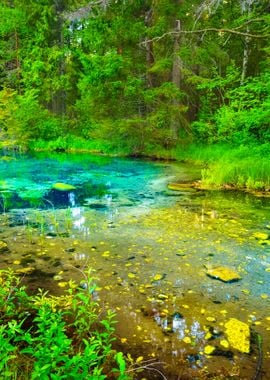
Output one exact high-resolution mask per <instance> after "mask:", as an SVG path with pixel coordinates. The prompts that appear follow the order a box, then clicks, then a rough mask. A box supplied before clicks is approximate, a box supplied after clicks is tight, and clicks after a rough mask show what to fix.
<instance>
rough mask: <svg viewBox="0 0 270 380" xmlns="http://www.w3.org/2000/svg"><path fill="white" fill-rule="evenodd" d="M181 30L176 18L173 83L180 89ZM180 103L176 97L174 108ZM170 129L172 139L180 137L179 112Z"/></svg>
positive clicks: (173, 118) (173, 117) (174, 115)
mask: <svg viewBox="0 0 270 380" xmlns="http://www.w3.org/2000/svg"><path fill="white" fill-rule="evenodd" d="M180 31H181V24H180V20H176V23H175V32H176V33H175V36H174V44H173V67H172V83H173V84H174V85H175V86H176V87H177V88H179V89H180V86H181V69H182V62H181V58H180V56H179V49H180ZM179 105H180V103H179V100H178V99H174V100H173V106H174V108H177V107H178V106H179ZM170 129H171V139H172V140H173V141H176V140H177V138H178V132H179V118H178V117H177V112H174V113H173V115H172V120H171V126H170Z"/></svg>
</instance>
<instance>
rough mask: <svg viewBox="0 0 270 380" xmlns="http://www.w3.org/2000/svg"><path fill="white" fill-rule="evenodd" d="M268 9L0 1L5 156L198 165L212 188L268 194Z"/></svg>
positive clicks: (178, 2) (214, 0) (257, 4)
mask: <svg viewBox="0 0 270 380" xmlns="http://www.w3.org/2000/svg"><path fill="white" fill-rule="evenodd" d="M269 11H270V7H269V2H268V1H267V0H260V1H258V0H226V1H225V0H224V1H223V0H204V1H202V0H192V1H185V0H174V1H173V0H170V1H165V0H155V1H154V0H149V1H148V0H143V1H142V0H114V1H110V0H97V1H90V2H89V1H82V0H65V1H64V0H41V1H34V0H27V1H25V0H19V1H17V0H6V1H5V0H2V1H1V7H0V15H1V20H2V22H1V26H0V35H1V42H0V44H1V45H0V46H1V47H0V65H1V77H0V123H1V127H0V140H1V146H2V148H4V149H35V150H43V149H45V150H58V151H61V150H62V151H65V150H77V151H80V150H82V151H83V150H85V151H96V152H103V153H117V154H122V155H133V156H136V155H137V156H138V155H145V156H154V157H165V158H166V157H167V158H177V159H184V160H185V159H193V160H199V161H203V162H206V164H207V169H206V170H205V171H204V173H203V179H204V181H205V183H208V184H209V185H219V186H220V185H224V184H229V185H234V186H237V187H240V188H241V187H242V188H251V189H263V190H267V189H268V187H269V172H270V169H269V163H268V161H267V160H266V159H265V158H266V157H267V156H268V155H269V152H270V150H269V145H268V144H269V137H270V129H269V112H270V111H269V109H270V107H269V102H270V87H269V85H270V80H269V75H270V74H269V65H270V60H269V51H270V45H269V36H270V22H269V21H270V14H269ZM205 148H206V149H205ZM254 157H255V158H256V159H255V162H256V164H257V166H256V167H252V168H250V166H251V165H250V163H251V162H253V163H254ZM259 160H260V163H259ZM209 167H210V168H211V169H210V170H208V168H209ZM225 167H226V169H225ZM221 172H222V173H221Z"/></svg>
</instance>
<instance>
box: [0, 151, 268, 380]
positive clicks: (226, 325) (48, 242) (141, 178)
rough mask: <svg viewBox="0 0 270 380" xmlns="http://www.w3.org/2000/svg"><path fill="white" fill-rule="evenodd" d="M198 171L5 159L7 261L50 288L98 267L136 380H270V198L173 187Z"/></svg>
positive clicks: (73, 159) (1, 180)
mask: <svg viewBox="0 0 270 380" xmlns="http://www.w3.org/2000/svg"><path fill="white" fill-rule="evenodd" d="M199 176H200V168H199V167H195V166H192V165H190V164H181V163H172V162H158V161H154V162H150V161H143V160H138V159H132V160H131V159H119V158H112V157H111V158H110V157H103V156H94V155H87V154H80V155H75V154H71V155H66V154H60V153H59V154H54V155H46V154H35V155H23V156H14V157H11V156H3V157H2V159H1V160H0V208H1V215H0V223H1V227H0V260H1V268H2V269H5V268H7V267H12V268H14V269H15V270H16V271H17V273H18V274H20V275H22V277H23V279H24V281H27V284H28V287H29V289H30V290H31V291H35V290H36V289H37V288H39V287H45V288H46V289H48V290H49V291H50V292H51V293H54V294H60V293H61V292H62V291H63V289H64V288H65V286H66V285H67V282H68V281H69V280H70V279H74V280H76V281H78V282H79V283H81V285H82V286H83V280H84V276H83V272H84V271H86V270H87V268H89V267H91V268H93V270H94V272H93V275H94V277H95V281H96V283H97V288H96V292H95V295H94V296H95V297H97V298H98V299H99V300H100V303H101V304H102V305H104V307H109V308H111V309H113V310H114V311H115V312H116V314H117V321H118V323H117V327H116V333H117V337H118V339H117V342H116V345H117V349H120V350H122V351H124V352H129V353H130V354H131V356H132V357H133V358H134V360H136V358H139V360H138V364H139V365H141V366H143V367H144V370H143V371H142V372H141V373H138V374H137V375H136V376H137V377H136V378H137V379H143V378H144V379H164V378H167V379H172V380H173V379H206V378H207V379H209V378H213V379H228V378H233V379H260V378H263V379H270V373H269V371H267V368H269V363H270V333H269V332H270V290H269V279H270V240H269V235H270V200H269V199H267V198H257V197H255V196H252V195H249V194H244V193H238V192H222V191H199V190H195V189H190V188H186V189H185V188H184V189H182V190H181V191H175V190H169V189H168V187H167V185H168V183H170V182H175V181H181V182H188V181H193V180H195V179H198V178H199ZM57 184H58V185H57ZM63 184H64V185H69V186H67V187H66V188H65V187H64V188H63V186H64V185H63ZM61 186H62V188H61ZM224 273H225V275H228V273H229V274H230V275H232V278H231V280H228V279H226V278H224V277H223V276H224ZM232 331H233V332H232Z"/></svg>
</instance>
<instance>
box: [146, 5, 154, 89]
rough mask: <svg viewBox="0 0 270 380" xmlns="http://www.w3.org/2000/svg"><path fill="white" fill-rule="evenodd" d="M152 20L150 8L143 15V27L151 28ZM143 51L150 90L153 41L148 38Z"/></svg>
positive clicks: (151, 83) (152, 77)
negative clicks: (144, 52)
mask: <svg viewBox="0 0 270 380" xmlns="http://www.w3.org/2000/svg"><path fill="white" fill-rule="evenodd" d="M152 18H153V9H152V8H150V9H149V10H148V11H147V12H146V14H145V25H146V27H147V28H149V27H151V26H152ZM145 49H146V64H147V71H146V80H147V87H148V88H151V87H154V82H155V80H154V75H153V73H151V72H150V71H149V69H150V68H151V67H152V66H153V64H154V62H155V59H154V51H153V41H151V40H149V39H148V37H146V39H145Z"/></svg>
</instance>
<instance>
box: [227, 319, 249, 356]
mask: <svg viewBox="0 0 270 380" xmlns="http://www.w3.org/2000/svg"><path fill="white" fill-rule="evenodd" d="M224 326H225V329H226V330H225V334H226V335H227V338H228V342H229V344H230V346H231V347H233V348H235V349H236V350H238V351H240V352H244V353H247V354H248V353H249V351H250V329H249V326H248V325H247V324H246V323H244V322H241V321H239V320H238V319H236V318H230V319H229V321H228V322H226V323H225V325H224Z"/></svg>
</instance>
